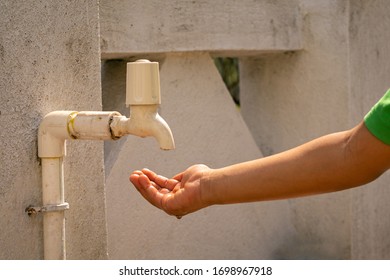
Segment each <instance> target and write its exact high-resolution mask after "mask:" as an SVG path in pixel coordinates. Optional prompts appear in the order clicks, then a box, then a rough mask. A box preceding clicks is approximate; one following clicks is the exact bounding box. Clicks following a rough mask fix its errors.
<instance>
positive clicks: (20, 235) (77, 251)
mask: <svg viewBox="0 0 390 280" xmlns="http://www.w3.org/2000/svg"><path fill="white" fill-rule="evenodd" d="M0 11H1V15H0V211H1V217H2V218H1V219H0V226H1V231H0V259H41V258H42V257H43V248H42V246H43V242H42V238H43V237H42V217H41V215H37V216H34V217H28V216H27V215H26V213H25V212H24V209H25V208H26V207H27V206H28V205H30V204H34V205H36V206H40V205H41V167H40V164H39V159H38V157H37V130H38V126H39V124H40V122H41V120H42V118H43V117H44V115H45V114H47V113H49V112H50V111H53V110H65V109H68V110H101V90H100V50H99V39H98V38H99V37H98V35H99V33H98V32H99V29H98V26H99V25H98V2H97V1H88V0H85V1H1V2H0ZM65 162H66V163H65V174H66V175H65V197H66V201H67V202H69V203H70V210H68V211H67V213H66V222H67V253H68V258H70V259H101V258H106V254H107V248H106V239H107V237H106V219H105V204H104V202H105V201H104V199H105V195H104V174H103V169H104V167H103V145H102V143H99V142H95V143H92V142H83V143H81V142H78V143H68V156H67V157H66V159H65Z"/></svg>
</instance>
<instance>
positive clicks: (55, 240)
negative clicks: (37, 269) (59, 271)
mask: <svg viewBox="0 0 390 280" xmlns="http://www.w3.org/2000/svg"><path fill="white" fill-rule="evenodd" d="M63 170H64V165H63V158H62V157H58V158H42V202H43V205H58V204H62V203H64V176H63V174H64V172H63ZM43 239H44V242H43V243H44V244H43V246H44V258H45V259H46V260H65V259H66V252H65V213H64V211H55V212H46V213H44V216H43Z"/></svg>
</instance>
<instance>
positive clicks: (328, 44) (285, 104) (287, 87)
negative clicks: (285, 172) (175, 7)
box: [240, 0, 351, 259]
mask: <svg viewBox="0 0 390 280" xmlns="http://www.w3.org/2000/svg"><path fill="white" fill-rule="evenodd" d="M300 4H301V12H302V17H303V22H302V30H303V33H302V39H303V42H304V43H303V50H302V51H297V52H287V53H283V54H277V55H266V56H262V57H256V58H252V57H250V58H243V59H241V64H240V71H241V73H240V74H241V83H240V86H241V91H240V93H241V95H240V99H241V112H242V115H243V117H244V119H245V121H246V123H247V124H248V127H249V128H250V130H251V132H252V134H253V136H254V138H255V139H256V142H257V144H258V146H259V147H260V149H261V151H262V152H263V153H264V154H265V155H270V154H275V153H278V152H281V151H284V150H287V149H289V148H292V147H295V146H297V145H299V144H303V143H304V142H306V141H308V140H311V139H313V138H316V137H319V136H321V135H324V134H327V133H331V132H335V131H340V130H343V129H347V128H349V125H350V122H349V103H348V100H349V68H348V63H349V61H348V47H349V45H348V21H347V18H348V2H347V1H344V0H340V1H321V4H319V3H318V2H317V1H316V2H313V1H300ZM350 203H351V202H350V193H337V194H330V195H323V196H316V197H309V198H302V199H294V200H291V201H290V211H291V222H292V223H293V225H294V227H295V229H296V230H297V234H298V236H299V239H298V240H296V243H292V244H289V246H291V247H292V248H294V249H293V250H292V251H293V252H295V253H296V254H297V255H296V256H295V257H297V258H331V259H335V258H336V259H338V258H341V259H345V258H350V250H351V249H350V246H351V245H350V244H351V242H350V237H351V235H350V228H351V214H350Z"/></svg>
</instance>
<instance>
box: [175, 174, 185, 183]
mask: <svg viewBox="0 0 390 280" xmlns="http://www.w3.org/2000/svg"><path fill="white" fill-rule="evenodd" d="M183 174H184V172H180V173H179V174H176V175H175V176H173V179H175V180H178V181H182V179H183Z"/></svg>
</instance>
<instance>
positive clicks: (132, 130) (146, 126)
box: [110, 105, 175, 150]
mask: <svg viewBox="0 0 390 280" xmlns="http://www.w3.org/2000/svg"><path fill="white" fill-rule="evenodd" d="M110 127H111V132H112V134H113V135H114V136H115V137H118V138H119V137H122V136H124V135H127V134H132V135H136V136H140V137H148V136H153V137H154V138H155V139H156V140H157V141H158V143H159V145H160V148H161V149H162V150H173V149H174V148H175V142H174V139H173V135H172V131H171V129H170V128H169V126H168V124H167V123H166V121H165V120H164V119H163V118H162V117H161V116H160V115H159V114H158V105H130V117H129V118H127V117H125V116H114V117H113V120H112V122H111V124H110Z"/></svg>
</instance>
